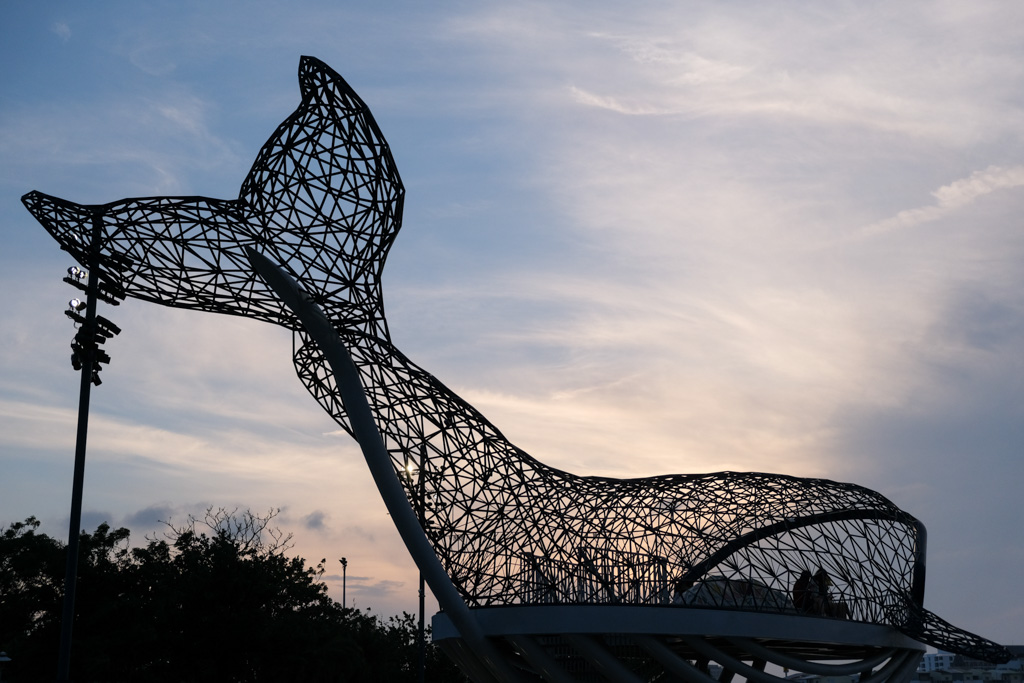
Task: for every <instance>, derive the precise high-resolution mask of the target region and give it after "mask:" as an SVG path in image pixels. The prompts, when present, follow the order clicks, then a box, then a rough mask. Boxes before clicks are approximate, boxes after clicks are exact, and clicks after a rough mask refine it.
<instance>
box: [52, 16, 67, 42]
mask: <svg viewBox="0 0 1024 683" xmlns="http://www.w3.org/2000/svg"><path fill="white" fill-rule="evenodd" d="M51 30H52V31H53V32H54V33H56V34H57V37H59V38H60V39H61V40H62V41H64V42H65V43H66V42H68V41H69V40H71V27H70V26H68V25H67V23H65V22H63V21H58V22H57V23H55V24H54V25H53V27H52V29H51Z"/></svg>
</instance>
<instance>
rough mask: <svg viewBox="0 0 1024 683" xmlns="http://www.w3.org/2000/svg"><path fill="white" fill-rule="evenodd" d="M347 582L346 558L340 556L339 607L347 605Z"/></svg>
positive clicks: (343, 607)
mask: <svg viewBox="0 0 1024 683" xmlns="http://www.w3.org/2000/svg"><path fill="white" fill-rule="evenodd" d="M347 583H348V560H347V559H346V558H344V557H343V558H341V607H342V609H345V608H346V607H348V603H347V596H346V595H345V587H346V586H345V584H347Z"/></svg>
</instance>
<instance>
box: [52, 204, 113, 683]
mask: <svg viewBox="0 0 1024 683" xmlns="http://www.w3.org/2000/svg"><path fill="white" fill-rule="evenodd" d="M91 227H92V231H91V235H90V241H89V256H88V259H87V263H86V264H85V265H86V267H87V268H88V269H89V271H88V273H85V272H83V271H82V270H81V269H79V268H77V267H72V268H69V269H68V277H65V278H64V281H65V282H67V283H68V284H70V285H72V286H74V287H76V288H78V289H80V290H82V291H84V292H85V295H86V296H85V301H84V302H83V301H81V300H80V299H77V298H76V299H72V300H71V301H70V303H69V304H68V310H66V311H65V312H64V313H65V315H67V316H68V317H69V318H71V320H72V321H73V322H74V323H75V324H76V325H78V333H77V334H75V339H74V341H72V342H71V365H72V367H73V368H74V369H75V370H79V371H81V381H80V383H79V392H78V431H77V435H76V438H75V469H74V475H73V478H72V482H71V520H70V522H69V524H68V547H67V552H68V555H67V565H66V569H65V573H64V605H63V610H62V613H61V624H60V650H59V652H58V656H57V681H58V682H61V683H62V682H64V681H67V680H69V675H70V672H71V633H72V627H73V626H74V621H75V589H76V587H77V584H78V555H79V549H78V546H79V534H80V532H81V526H82V489H83V488H84V484H85V445H86V439H87V437H88V434H89V398H90V390H91V389H92V385H93V384H95V385H96V386H99V385H100V384H101V383H102V382H101V381H100V376H99V373H100V370H101V369H102V368H101V364H103V363H109V362H110V356H109V355H107V353H106V352H105V351H103V350H102V349H101V348H99V345H100V344H102V343H103V342H105V341H106V340H107V339H110V338H111V337H113V336H115V335H117V334H119V333H120V332H121V330H120V328H118V327H117V326H116V325H114V324H113V323H112V322H110V321H109V320H107V319H106V318H104V317H103V316H100V315H97V314H96V302H97V300H98V299H102V300H103V301H105V302H107V303H109V304H112V305H114V306H117V305H118V304H119V303H120V300H121V299H123V298H124V290H123V288H121V286H120V284H119V283H118V282H117V281H116V280H115V279H114V278H113V277H112V276H111V275H109V274H104V273H103V271H102V265H103V264H102V261H103V258H102V255H101V253H100V246H101V241H102V236H103V213H102V210H101V209H100V208H99V207H94V208H93V210H92V226H91ZM83 279H85V280H86V283H83V282H82V280H83ZM83 309H84V310H85V315H84V316H83V315H82V314H81V313H82V310H83Z"/></svg>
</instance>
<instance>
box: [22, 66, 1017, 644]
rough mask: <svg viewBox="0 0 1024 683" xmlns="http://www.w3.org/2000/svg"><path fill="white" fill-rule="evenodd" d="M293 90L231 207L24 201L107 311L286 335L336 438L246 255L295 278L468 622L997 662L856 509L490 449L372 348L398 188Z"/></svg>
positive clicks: (316, 385)
mask: <svg viewBox="0 0 1024 683" xmlns="http://www.w3.org/2000/svg"><path fill="white" fill-rule="evenodd" d="M299 82H300V85H301V91H302V102H301V104H300V105H299V107H298V109H297V110H296V111H295V112H294V113H293V114H292V115H291V116H289V117H288V118H287V119H286V120H285V121H284V122H283V123H282V124H281V125H280V126H279V127H278V128H277V130H276V131H275V132H274V134H273V135H272V136H271V137H270V139H269V140H268V142H267V143H266V144H265V145H264V147H263V148H262V149H261V150H260V153H259V155H258V156H257V158H256V161H255V163H254V164H253V167H252V170H251V171H250V172H249V174H248V176H247V177H246V178H245V181H244V182H243V183H242V187H241V190H240V192H239V196H238V198H237V199H232V200H219V199H210V198H206V197H150V198H138V199H126V200H122V201H118V202H113V203H109V204H102V205H79V204H75V203H73V202H69V201H66V200H63V199H59V198H56V197H51V196H48V195H44V194H41V193H39V192H31V193H29V194H27V195H25V197H24V198H23V201H24V203H25V205H26V206H27V207H28V209H29V211H31V213H32V214H33V215H34V216H35V217H36V219H37V220H38V221H39V222H40V223H41V224H42V225H43V226H44V227H45V228H46V229H47V230H48V231H49V232H50V233H51V234H52V235H53V236H54V237H55V238H56V239H57V241H58V242H59V243H60V245H61V248H62V249H65V250H66V251H68V252H69V253H70V254H71V255H72V256H74V257H75V258H76V259H77V260H78V261H79V262H81V263H83V264H84V263H86V259H87V257H88V254H87V253H86V243H87V240H86V239H85V237H84V236H85V235H87V234H88V231H89V229H90V226H91V225H92V221H93V219H94V217H97V216H98V217H100V219H101V221H102V227H103V230H102V233H103V234H102V247H101V249H100V251H101V257H100V261H99V263H98V264H93V267H94V268H95V267H100V268H103V269H104V270H105V271H106V272H107V275H108V277H111V274H113V276H116V277H117V278H119V280H120V284H121V286H123V288H124V291H125V292H126V293H127V295H128V296H131V297H134V298H137V299H141V300H145V301H151V302H155V303H159V304H163V305H167V306H174V307H179V308H190V309H196V310H203V311H212V312H217V313H227V314H231V315H240V316H245V317H249V318H255V319H258V320H263V321H266V322H271V323H274V324H278V325H283V326H285V327H288V328H289V329H291V330H293V332H294V340H295V341H294V364H295V369H296V372H297V374H298V376H299V378H300V379H301V381H302V382H303V384H304V385H305V386H306V388H307V389H308V390H309V392H310V393H311V394H312V395H313V396H314V397H315V398H316V400H317V401H318V402H319V403H320V404H321V406H323V408H324V409H325V410H327V412H329V413H330V414H331V415H332V416H333V417H334V419H335V420H336V421H337V422H338V423H339V424H340V425H341V426H342V427H344V428H345V429H346V430H348V431H349V433H352V425H351V423H350V414H349V411H348V410H346V405H345V403H344V402H343V400H342V398H341V393H340V392H339V390H338V387H337V385H336V379H335V375H334V372H333V371H332V369H331V366H330V365H329V364H328V363H327V362H326V361H325V358H324V352H323V349H322V345H321V344H318V343H317V342H315V341H314V340H313V338H312V337H311V336H310V333H309V332H308V330H307V329H306V327H304V325H303V323H302V321H301V320H300V319H299V318H298V317H297V316H296V314H295V313H294V312H293V310H292V309H290V308H289V307H288V306H287V305H285V304H284V303H283V302H282V300H281V298H280V296H279V294H278V293H276V292H275V291H274V290H273V288H271V287H270V286H269V285H268V284H267V283H266V282H265V281H264V279H262V277H261V276H260V275H259V274H257V272H256V271H255V270H254V269H253V266H252V264H251V263H250V260H249V253H250V251H255V252H258V253H260V254H262V255H264V256H265V257H266V258H267V259H269V261H271V262H273V263H275V264H277V265H278V266H279V267H280V268H281V269H282V270H283V271H284V272H285V273H287V274H288V275H289V276H290V277H291V278H294V280H295V281H297V282H298V283H299V284H300V285H301V288H302V289H304V290H305V292H306V293H307V294H308V296H309V298H310V299H311V300H312V302H313V303H314V304H315V305H316V306H317V307H319V309H320V310H322V312H323V314H324V316H326V318H327V319H328V320H329V321H330V324H331V326H332V327H333V329H334V332H335V333H336V334H337V336H338V337H339V338H340V340H341V341H342V342H343V344H344V346H345V347H347V349H348V352H349V354H350V355H351V358H352V360H353V361H354V363H355V366H356V368H357V370H358V375H359V379H360V380H361V383H362V386H363V388H364V389H365V395H366V397H367V399H368V402H369V406H370V410H371V411H372V414H373V419H374V421H375V423H376V427H377V429H378V430H379V433H380V436H381V439H382V442H383V444H384V447H385V448H386V450H387V452H388V453H389V454H390V458H391V462H392V465H393V469H394V472H395V475H396V476H397V477H398V478H399V480H400V481H401V484H402V486H403V487H404V489H405V493H406V498H407V501H408V504H409V505H410V506H411V507H412V509H413V510H414V512H415V514H416V515H417V519H418V520H419V522H420V525H421V527H422V530H423V533H424V534H425V535H426V536H427V538H428V539H429V541H430V543H431V545H432V546H433V549H434V551H435V552H436V556H437V559H438V560H439V561H440V563H441V565H442V566H443V568H444V570H445V571H446V573H447V574H448V576H449V577H450V580H451V583H452V584H453V585H454V587H455V588H456V589H457V591H458V593H459V595H460V596H461V598H462V600H463V601H464V602H465V604H466V605H467V606H469V607H470V608H490V607H499V606H531V605H533V606H536V605H604V606H665V607H676V608H679V609H684V608H693V609H716V610H735V611H738V612H744V613H746V612H762V613H772V614H792V615H799V614H808V613H813V612H814V610H815V609H817V610H818V615H819V616H831V617H833V618H843V619H849V620H850V621H857V622H864V623H868V624H880V625H888V626H892V627H895V628H896V629H898V630H900V631H902V632H903V633H905V634H907V635H909V636H910V637H912V638H913V639H915V640H917V641H920V642H924V643H928V644H931V645H935V646H936V647H939V648H942V649H945V650H949V651H953V652H962V653H969V654H971V655H973V656H976V657H979V658H982V659H1001V658H1004V657H1007V656H1008V654H1007V653H1006V651H1005V650H1004V649H1003V648H1001V647H1000V646H998V645H996V644H994V643H991V642H990V641H987V640H984V639H982V638H980V637H978V636H974V635H972V634H969V633H967V632H964V631H962V630H960V629H957V628H955V627H953V626H951V625H949V624H948V623H946V622H944V621H942V620H941V619H939V618H938V617H936V616H935V615H933V614H931V613H930V612H928V611H927V610H925V609H924V607H923V599H924V573H925V572H924V567H925V531H924V527H923V525H921V523H920V522H918V521H917V520H916V519H915V518H914V517H912V516H911V515H909V514H907V513H906V512H904V511H902V510H900V509H899V508H897V507H896V506H895V505H894V504H893V503H892V502H890V501H889V500H887V499H886V498H885V497H883V496H882V495H880V494H878V493H876V492H874V491H871V490H868V489H866V488H863V487H860V486H856V485H853V484H844V483H837V482H833V481H827V480H823V479H802V478H797V477H791V476H785V475H776V474H762V473H738V472H719V473H714V474H680V475H668V476H659V477H650V478H644V479H611V478H604V477H582V476H577V475H574V474H570V473H567V472H563V471H560V470H557V469H555V468H552V467H549V466H547V465H544V464H543V463H542V462H540V461H538V460H536V459H534V458H533V457H531V456H530V455H528V454H527V453H525V452H524V451H522V450H521V449H519V448H517V447H516V446H515V445H513V444H512V443H510V442H509V441H508V440H507V439H506V438H505V437H504V436H503V435H502V433H501V432H500V431H499V430H498V429H497V428H496V427H495V426H494V425H492V424H491V423H490V422H489V421H488V420H487V419H486V418H485V417H484V416H483V415H481V414H480V413H479V412H478V411H477V410H476V409H474V408H473V407H472V406H471V405H469V404H468V403H467V402H466V401H465V400H463V399H462V398H460V397H459V396H458V395H456V394H455V393H454V392H453V391H451V390H450V389H449V388H448V387H446V386H445V385H444V384H443V383H442V382H440V381H439V380H438V379H436V378H435V377H433V376H432V375H431V374H430V373H428V372H427V371H425V370H423V369H422V368H420V367H419V366H418V365H416V364H415V363H414V362H412V361H411V360H410V359H408V358H407V357H406V356H405V355H404V354H403V353H402V352H401V351H399V350H398V349H397V348H395V346H394V345H393V344H392V343H391V339H390V334H389V332H388V326H387V321H386V318H385V316H384V309H383V303H382V301H383V300H382V293H381V284H380V283H381V280H380V276H381V271H382V269H383V267H384V262H385V259H386V257H387V253H388V250H389V248H390V246H391V243H392V241H393V240H394V239H395V236H396V235H397V233H398V230H399V229H400V227H401V221H402V205H403V199H404V189H403V186H402V182H401V179H400V177H399V173H398V170H397V168H396V165H395V162H394V159H393V158H392V155H391V151H390V148H389V147H388V144H387V142H386V141H385V140H384V137H383V136H382V135H381V132H380V130H379V128H378V126H377V124H376V122H375V121H374V119H373V117H372V115H371V114H370V111H369V109H368V108H367V106H366V105H365V104H364V103H363V101H362V100H361V99H360V98H359V97H358V96H357V95H356V93H355V92H354V91H353V90H352V89H351V87H350V86H349V85H348V84H347V83H346V82H345V81H344V80H343V79H342V78H341V77H340V76H339V75H338V74H336V73H335V72H334V71H333V70H331V69H330V68H329V67H327V66H326V65H325V64H323V63H322V62H320V61H318V60H316V59H314V58H310V57H304V58H302V60H301V63H300V68H299ZM818 570H824V571H825V572H827V574H828V575H829V577H830V578H831V585H830V586H829V587H828V590H829V593H830V595H829V597H828V598H827V600H828V601H829V605H830V607H828V608H827V609H826V608H821V607H817V608H809V607H808V606H807V605H806V604H800V603H801V600H800V599H799V597H798V596H797V594H795V593H794V586H795V585H796V584H797V583H798V581H800V577H801V575H803V574H804V572H817V571H818ZM795 597H796V598H797V599H796V600H794V598H795ZM840 604H841V605H843V608H842V609H841V610H840V608H838V607H836V606H837V605H840ZM825 612H828V614H825Z"/></svg>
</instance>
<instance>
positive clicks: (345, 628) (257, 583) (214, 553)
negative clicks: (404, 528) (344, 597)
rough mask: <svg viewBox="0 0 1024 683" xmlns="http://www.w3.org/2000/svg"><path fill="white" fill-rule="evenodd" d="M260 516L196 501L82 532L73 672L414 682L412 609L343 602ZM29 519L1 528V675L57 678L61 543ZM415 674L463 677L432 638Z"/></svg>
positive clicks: (93, 677) (114, 676) (111, 677)
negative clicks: (160, 516) (153, 524)
mask: <svg viewBox="0 0 1024 683" xmlns="http://www.w3.org/2000/svg"><path fill="white" fill-rule="evenodd" d="M275 514H276V511H271V512H270V513H269V514H268V515H266V516H259V515H255V514H253V513H251V512H245V513H242V514H237V513H236V512H234V511H226V510H224V509H219V510H213V509H211V510H208V511H207V513H206V515H205V516H204V517H203V518H202V519H198V518H195V517H189V519H188V520H187V521H186V522H185V523H184V524H181V525H174V524H170V523H168V532H167V533H166V534H165V537H164V538H148V539H147V542H146V544H145V545H144V546H142V547H137V548H132V547H131V546H130V544H129V531H128V530H127V529H116V530H111V529H110V527H109V526H108V525H107V524H101V525H100V526H99V527H98V528H97V529H96V531H95V532H94V533H92V534H87V533H84V532H83V533H82V536H81V556H80V559H79V579H78V589H77V593H76V601H75V611H76V618H75V626H74V639H73V651H72V659H71V662H72V678H73V680H76V681H143V680H144V681H152V682H156V683H159V682H161V681H175V682H178V681H196V682H201V681H217V682H218V683H220V682H225V681H275V682H277V681H303V682H306V681H309V682H314V683H315V682H317V681H324V682H327V681H356V682H358V681H389V682H391V681H396V682H401V681H415V680H416V674H417V671H416V666H417V632H416V627H415V619H414V618H413V616H412V615H410V614H404V615H402V616H401V617H391V618H390V619H387V620H381V619H379V618H377V617H375V616H373V615H370V614H368V613H367V612H360V611H358V610H355V609H346V608H343V607H342V606H341V605H339V604H338V603H337V602H335V601H334V600H332V599H331V598H330V597H329V596H328V594H327V586H326V585H325V584H324V583H323V581H322V580H321V579H322V576H323V574H324V562H325V561H324V560H321V561H320V562H319V563H318V564H317V565H316V566H315V567H307V566H306V562H305V560H303V559H302V558H301V557H288V556H287V554H286V553H287V551H288V549H290V547H291V545H290V541H291V537H290V536H285V535H283V534H282V533H281V532H280V531H279V530H277V529H275V528H273V527H271V526H270V522H271V520H272V519H273V517H274V515H275ZM38 529H39V521H38V520H37V519H35V518H34V517H29V518H28V519H26V520H25V521H24V522H16V523H14V524H11V525H10V526H9V527H7V528H6V529H3V530H2V532H0V650H5V651H6V652H7V654H8V655H9V656H10V657H11V661H10V662H9V663H8V664H7V665H6V668H5V669H4V672H3V675H4V680H5V681H7V680H9V681H15V682H16V681H41V680H50V679H52V678H53V676H54V674H55V673H56V661H57V648H58V642H59V638H60V615H61V600H62V594H63V577H64V571H65V561H66V549H65V546H64V544H63V543H61V542H60V541H58V540H55V539H53V538H51V537H49V536H47V535H46V534H41V533H39V532H38ZM426 679H427V680H430V681H464V680H465V678H464V677H463V676H461V674H459V673H458V672H457V670H456V669H455V667H454V665H453V664H451V663H450V662H449V661H448V660H447V659H446V658H444V656H443V655H442V654H441V653H440V652H439V651H438V650H437V648H435V647H434V646H433V645H430V644H429V643H428V645H427V676H426Z"/></svg>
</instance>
